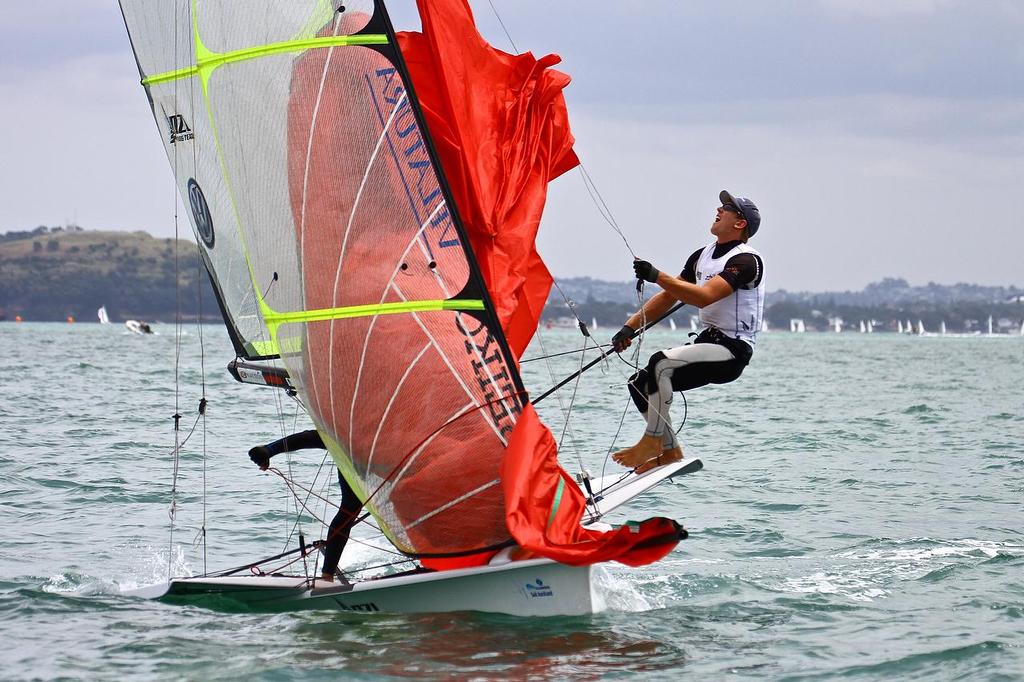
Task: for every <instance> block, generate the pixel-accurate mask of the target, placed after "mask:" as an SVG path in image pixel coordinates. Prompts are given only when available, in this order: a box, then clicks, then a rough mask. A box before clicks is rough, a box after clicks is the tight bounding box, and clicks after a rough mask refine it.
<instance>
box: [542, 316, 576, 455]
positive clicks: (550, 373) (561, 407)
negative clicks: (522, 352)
mask: <svg viewBox="0 0 1024 682" xmlns="http://www.w3.org/2000/svg"><path fill="white" fill-rule="evenodd" d="M537 340H538V341H539V342H540V350H541V352H542V353H544V354H545V355H544V358H545V362H544V366H545V368H546V369H547V370H548V376H549V377H550V378H551V383H555V381H557V379H555V370H554V368H553V367H552V366H551V362H550V361H548V360H547V357H549V356H548V355H547V352H548V351H547V344H546V343H545V341H544V334H543V333H541V331H540V329H538V330H537ZM584 343H586V338H585V337H584ZM585 349H586V346H584V350H585ZM555 399H556V400H557V401H558V408H559V410H561V412H562V416H563V417H564V418H565V423H566V424H568V423H569V412H568V410H566V407H565V402H564V401H563V400H562V394H561V393H559V394H556V395H555ZM572 443H573V446H574V447H575V445H576V442H575V438H574V439H572Z"/></svg>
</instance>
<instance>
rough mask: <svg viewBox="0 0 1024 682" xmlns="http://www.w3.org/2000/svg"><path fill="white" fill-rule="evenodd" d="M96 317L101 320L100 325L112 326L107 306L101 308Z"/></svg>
mask: <svg viewBox="0 0 1024 682" xmlns="http://www.w3.org/2000/svg"><path fill="white" fill-rule="evenodd" d="M96 316H97V317H98V318H100V324H110V318H109V317H108V316H107V306H105V305H102V306H100V309H99V310H97V311H96Z"/></svg>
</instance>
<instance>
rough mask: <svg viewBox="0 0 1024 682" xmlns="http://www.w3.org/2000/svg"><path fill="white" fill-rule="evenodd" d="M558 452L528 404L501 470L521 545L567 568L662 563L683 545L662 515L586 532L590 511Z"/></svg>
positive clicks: (511, 526) (513, 527)
mask: <svg viewBox="0 0 1024 682" xmlns="http://www.w3.org/2000/svg"><path fill="white" fill-rule="evenodd" d="M556 451H557V445H556V444H555V439H554V437H552V435H551V431H550V430H549V429H548V428H547V427H546V426H544V424H543V423H541V421H540V418H539V417H538V416H537V412H536V411H535V410H534V409H533V406H532V405H527V406H526V408H525V409H524V410H523V413H522V414H521V415H520V416H519V423H518V424H516V429H515V431H514V432H513V433H512V438H511V440H510V441H509V444H508V449H507V451H506V453H505V460H504V463H503V465H502V470H501V478H502V481H503V483H504V488H505V514H506V517H505V519H506V522H507V523H508V527H509V530H510V531H511V532H512V535H513V537H515V539H516V541H517V542H518V543H519V544H520V545H522V546H523V547H524V548H526V549H528V550H530V551H533V552H536V553H538V554H541V555H543V556H546V557H548V558H550V559H554V560H555V561H560V562H562V563H564V564H572V565H582V564H593V563H597V562H600V561H619V562H621V563H624V564H628V565H630V566H642V565H644V564H649V563H652V562H654V561H657V560H658V559H661V558H662V557H663V556H665V555H666V554H668V553H669V552H671V551H672V549H673V548H674V547H675V546H676V544H678V542H679V530H680V528H679V525H678V524H677V523H676V522H675V521H673V520H671V519H666V518H661V517H655V518H651V519H647V520H646V521H643V522H640V523H634V522H630V523H628V524H626V525H624V526H621V527H619V528H617V529H615V530H613V531H608V532H601V531H595V530H587V529H585V528H583V527H582V526H581V525H580V519H582V518H583V514H584V512H585V511H586V510H585V507H586V498H585V497H584V495H583V493H582V491H581V490H580V489H579V486H577V485H576V482H575V481H573V479H572V477H571V476H569V474H567V473H566V472H565V470H563V469H562V467H560V466H559V465H558V458H557V457H556ZM560 481H561V483H562V490H561V495H559V493H558V489H559V482H560Z"/></svg>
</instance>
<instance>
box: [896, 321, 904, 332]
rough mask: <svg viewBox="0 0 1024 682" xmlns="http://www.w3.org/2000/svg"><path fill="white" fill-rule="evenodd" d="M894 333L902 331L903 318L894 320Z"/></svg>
mask: <svg viewBox="0 0 1024 682" xmlns="http://www.w3.org/2000/svg"><path fill="white" fill-rule="evenodd" d="M896 333H897V334H902V333H903V320H896Z"/></svg>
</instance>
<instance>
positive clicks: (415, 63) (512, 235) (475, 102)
mask: <svg viewBox="0 0 1024 682" xmlns="http://www.w3.org/2000/svg"><path fill="white" fill-rule="evenodd" d="M417 4H418V6H419V11H420V16H421V18H422V21H423V33H401V34H399V45H400V48H401V51H402V54H403V56H404V58H405V60H406V62H407V64H408V67H409V71H410V76H411V78H412V82H413V86H414V88H415V90H416V93H417V96H418V98H419V100H420V103H421V105H422V109H423V112H424V115H425V118H426V122H427V126H428V128H429V130H430V134H431V137H432V138H433V140H434V144H435V146H436V148H437V152H438V155H439V157H440V161H441V165H442V167H443V170H444V173H445V175H446V177H447V179H448V183H449V185H450V187H451V190H452V194H453V195H454V200H455V203H456V205H457V206H458V210H459V214H460V215H461V217H462V220H463V223H464V225H465V228H466V231H467V232H468V235H469V239H470V244H471V246H472V249H473V252H474V255H475V257H476V259H477V261H478V263H479V265H480V268H481V270H482V273H483V277H484V281H485V283H486V285H487V289H488V291H489V293H490V295H491V298H492V300H493V302H494V305H495V307H496V309H497V313H498V317H499V320H500V322H501V325H502V328H503V330H504V332H505V335H506V337H507V339H508V342H509V346H510V347H511V349H512V352H513V353H514V354H515V356H516V358H517V359H518V358H519V357H521V355H522V353H523V351H524V350H525V349H526V346H527V344H528V343H529V341H530V339H531V338H532V337H533V334H534V333H535V332H536V329H537V324H538V322H539V320H540V314H541V310H542V308H543V306H544V302H545V300H546V299H547V295H548V291H549V289H550V288H551V283H552V279H551V275H550V273H549V272H548V270H547V267H546V266H545V265H544V262H543V261H542V260H541V258H540V255H539V254H538V253H537V250H536V245H535V240H536V236H537V229H538V227H539V226H540V219H541V213H542V212H543V208H544V202H545V199H546V196H547V185H548V182H550V181H551V180H553V179H554V178H556V177H558V176H559V175H561V174H562V173H564V172H566V171H568V170H570V169H571V168H573V167H575V166H576V165H577V164H578V163H579V160H578V159H577V158H576V154H575V153H574V152H573V150H572V145H573V137H572V133H571V132H570V130H569V120H568V114H567V112H566V107H565V99H564V97H563V95H562V89H563V88H564V87H565V86H566V85H568V83H569V77H568V76H567V75H565V74H563V73H561V72H559V71H555V70H553V69H551V68H550V67H552V66H554V65H555V64H557V63H559V61H561V60H560V59H559V58H558V57H557V56H556V55H548V56H546V57H544V58H542V59H539V60H538V59H535V58H534V57H533V55H531V54H529V53H526V54H521V55H515V56H513V55H509V54H506V53H504V52H502V51H500V50H497V49H495V48H494V47H492V46H491V45H489V44H488V43H487V42H486V41H485V40H484V39H483V38H482V37H481V36H480V35H479V33H478V32H477V30H476V27H475V25H474V23H473V16H472V12H471V11H470V8H469V5H468V3H467V2H466V0H418V2H417ZM501 473H502V481H503V487H504V493H505V515H506V523H507V525H508V529H509V531H510V532H511V534H512V536H513V537H514V538H515V539H516V541H517V542H518V543H519V544H520V545H521V546H522V547H524V548H525V549H527V550H530V551H533V552H536V553H538V554H541V555H543V556H547V557H550V558H552V559H555V560H557V561H561V562H563V563H568V564H590V563H596V562H599V561H609V560H615V561H620V562H622V563H625V564H629V565H641V564H645V563H650V562H652V561H656V560H658V559H660V558H661V557H663V556H664V555H665V554H667V553H668V552H669V551H671V550H672V548H673V547H675V545H676V544H677V542H678V541H679V526H678V524H676V523H675V522H674V521H672V520H670V519H665V518H653V519H648V520H647V521H644V522H643V523H639V524H628V525H626V526H623V527H621V528H619V529H617V530H615V531H612V532H607V533H602V532H597V531H588V530H585V529H583V528H582V527H581V526H580V520H581V518H582V516H583V512H584V502H585V498H584V497H583V495H582V493H581V492H580V490H579V488H578V487H577V486H576V484H575V483H574V482H573V481H572V479H571V478H570V477H569V475H568V474H567V473H566V472H565V471H564V470H562V468H561V467H560V466H559V464H558V459H557V447H556V444H555V441H554V439H553V438H552V436H551V433H550V431H549V430H548V428H547V427H546V426H544V424H542V423H541V421H540V419H539V418H538V416H537V414H536V412H535V411H534V410H533V408H532V407H530V406H527V407H526V408H525V409H524V410H523V412H522V414H521V415H520V416H519V419H518V423H517V424H516V427H515V430H514V431H513V433H512V437H511V439H510V441H509V444H508V448H507V450H506V454H505V458H504V462H503V464H502V472H501ZM479 560H480V558H479V557H477V558H476V559H475V560H474V559H473V558H465V559H459V560H454V561H448V562H446V563H445V564H444V565H443V566H444V567H454V566H455V565H460V564H461V565H468V564H472V563H479ZM427 563H428V565H429V563H430V562H427ZM436 565H437V567H441V566H442V565H441V564H436Z"/></svg>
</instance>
